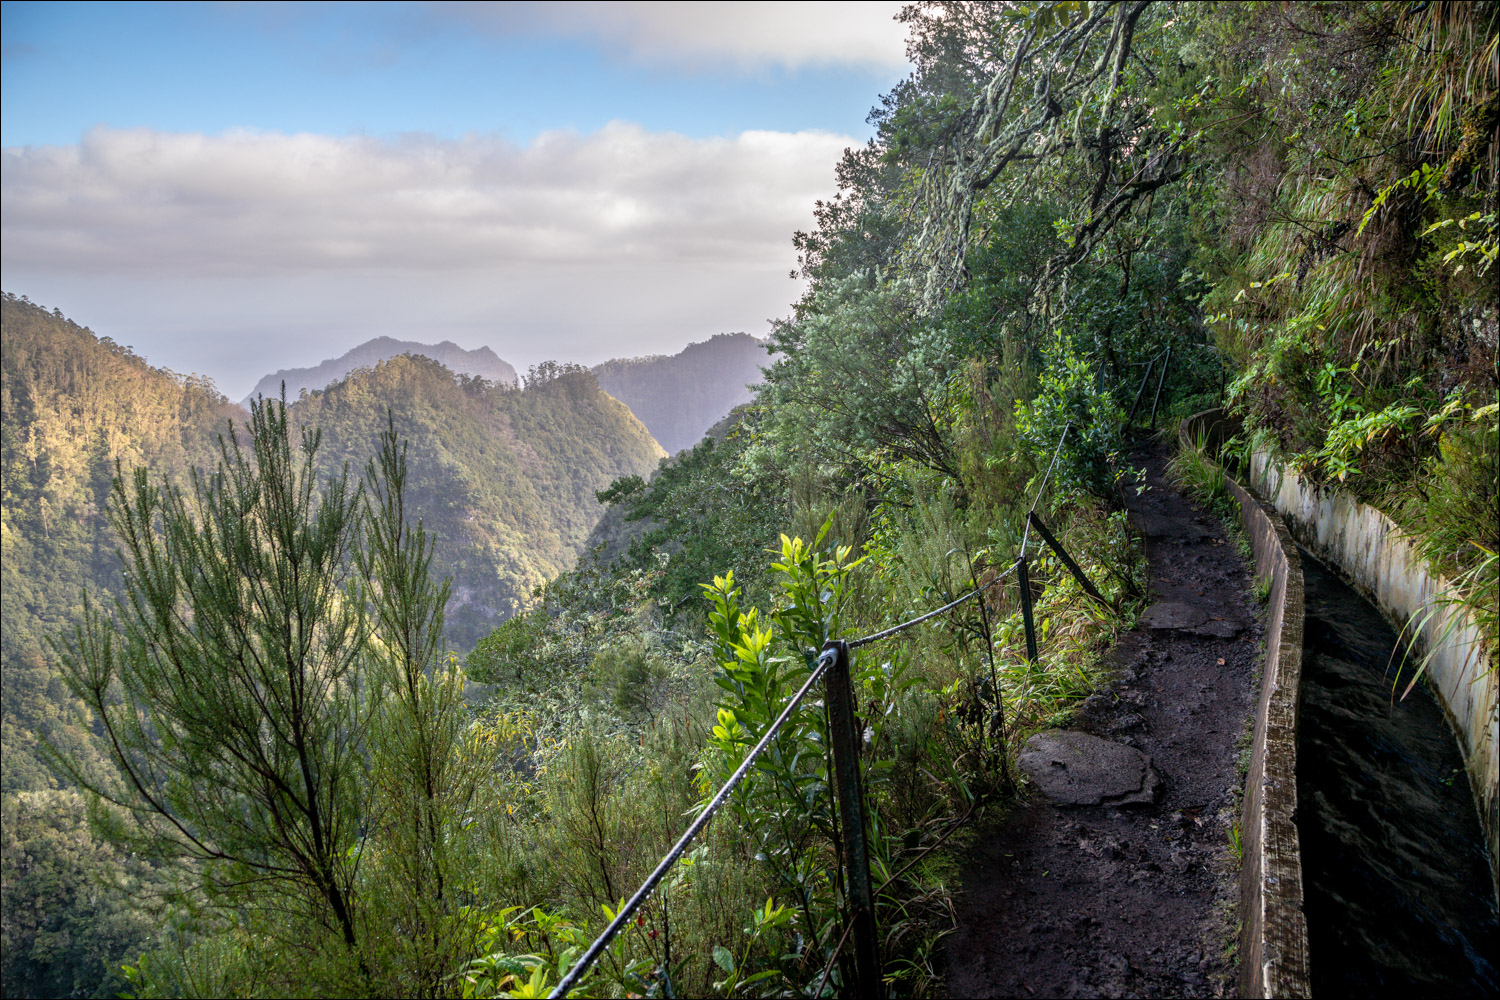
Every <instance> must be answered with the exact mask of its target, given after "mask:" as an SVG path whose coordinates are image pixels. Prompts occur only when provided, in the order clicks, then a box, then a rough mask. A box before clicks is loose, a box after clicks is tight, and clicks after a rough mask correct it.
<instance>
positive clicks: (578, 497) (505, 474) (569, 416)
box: [294, 355, 662, 648]
mask: <svg viewBox="0 0 1500 1000" xmlns="http://www.w3.org/2000/svg"><path fill="white" fill-rule="evenodd" d="M387 408H389V409H391V410H392V411H393V413H394V416H395V420H396V429H397V431H398V433H400V434H401V436H402V437H403V438H405V439H406V440H407V441H408V442H409V445H410V461H411V465H412V481H413V482H412V492H411V496H412V500H413V501H414V502H415V513H416V515H417V516H418V517H420V518H422V520H423V522H424V523H425V524H426V526H427V527H428V528H429V529H432V530H434V531H435V532H436V533H437V537H438V541H437V552H436V557H435V562H436V571H437V572H438V574H439V575H448V574H451V575H452V577H453V600H452V603H451V604H450V606H449V610H448V634H449V638H450V640H451V641H452V642H453V643H454V644H455V645H456V646H457V647H460V648H465V647H468V646H472V645H473V643H474V642H475V641H476V640H477V639H478V638H479V637H480V636H482V635H484V634H486V633H487V632H488V631H489V629H491V628H493V627H494V625H495V623H496V621H497V619H498V618H502V617H505V616H508V615H510V614H511V613H513V612H514V611H516V610H518V609H519V608H521V607H522V606H524V605H525V604H526V603H527V601H528V598H529V597H530V594H531V591H532V589H533V588H535V587H536V586H538V585H539V584H542V583H544V582H546V581H547V580H549V579H551V578H552V577H554V576H556V575H557V574H558V573H560V572H562V571H563V570H566V569H569V568H571V567H572V565H573V561H574V559H575V558H576V556H577V553H578V551H579V548H580V546H581V545H582V543H583V541H584V539H585V538H586V537H587V536H588V533H589V531H590V530H591V529H592V528H593V527H594V524H595V523H596V522H597V521H598V519H599V515H600V514H601V513H602V512H603V505H602V504H600V503H599V501H598V500H597V499H595V497H594V494H595V492H596V491H598V490H602V489H604V488H605V487H606V486H608V485H609V484H610V483H611V482H612V481H614V480H615V479H617V478H619V477H622V476H639V475H643V474H647V473H649V472H650V471H651V470H652V469H654V468H655V467H656V464H657V461H658V460H659V459H660V458H661V456H662V452H661V449H660V448H658V447H657V445H656V442H655V441H653V440H652V438H651V435H650V433H649V432H648V431H647V430H646V428H645V427H644V426H642V425H641V422H640V421H639V420H637V419H636V418H635V417H634V416H632V415H631V413H630V411H629V410H628V409H626V407H625V406H624V405H623V404H622V403H620V402H619V401H618V400H616V399H612V398H611V397H609V396H608V395H606V394H605V393H603V392H602V391H600V388H599V383H598V381H597V380H596V379H595V378H594V376H593V375H592V374H591V373H589V372H587V371H585V370H583V369H581V368H576V367H559V366H550V365H549V366H542V367H541V368H538V369H535V370H534V371H533V373H532V378H531V379H530V380H529V381H528V383H527V385H526V387H525V388H524V389H519V388H516V387H514V386H512V385H509V384H506V383H494V382H488V381H486V380H484V379H477V378H466V377H463V376H457V375H454V374H453V373H452V372H450V371H448V369H446V368H444V367H443V366H442V365H440V364H438V363H437V362H436V361H432V360H429V359H427V358H423V357H416V356H412V355H402V356H399V357H395V358H392V359H390V360H388V361H382V362H380V363H379V364H377V365H376V366H375V367H374V368H365V369H359V370H357V371H354V372H351V373H350V374H349V375H348V377H346V378H345V379H343V380H342V381H339V382H336V383H334V384H333V385H330V386H329V387H328V388H327V389H325V390H323V391H321V392H316V393H313V394H311V395H309V396H308V397H306V398H304V399H302V400H301V401H299V402H298V403H297V404H296V406H295V408H294V414H295V416H296V419H297V420H298V421H299V422H302V423H304V424H312V425H316V426H319V427H321V428H322V429H323V449H322V452H321V454H322V457H323V460H324V461H325V462H327V463H328V465H329V467H330V468H336V467H337V466H338V465H340V464H342V463H343V462H345V461H347V462H348V463H349V464H350V466H351V468H354V469H363V468H364V464H365V461H366V460H367V458H368V457H369V455H370V449H371V447H372V443H373V442H374V439H375V434H376V432H377V431H378V429H379V428H380V427H381V426H382V425H383V424H384V422H385V415H386V410H387Z"/></svg>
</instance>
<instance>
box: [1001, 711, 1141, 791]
mask: <svg viewBox="0 0 1500 1000" xmlns="http://www.w3.org/2000/svg"><path fill="white" fill-rule="evenodd" d="M1020 764H1021V770H1022V771H1024V772H1026V774H1027V775H1029V776H1030V778H1031V780H1032V781H1034V782H1036V786H1037V788H1038V789H1040V791H1041V793H1042V794H1043V795H1045V796H1046V797H1047V798H1048V799H1050V800H1051V801H1053V802H1055V803H1057V804H1058V805H1064V806H1098V805H1110V806H1135V805H1140V806H1149V805H1152V804H1153V803H1155V802H1156V799H1157V796H1158V795H1159V794H1160V793H1161V779H1160V778H1158V777H1157V776H1156V770H1155V769H1154V768H1153V767H1152V766H1151V758H1150V757H1147V756H1146V755H1145V754H1143V753H1141V752H1140V751H1139V750H1137V749H1135V748H1134V747H1128V746H1126V745H1125V744H1123V743H1116V742H1114V741H1113V740H1103V739H1100V738H1099V737H1097V736H1090V735H1089V734H1088V733H1080V732H1074V731H1073V730H1069V729H1053V730H1050V731H1048V732H1045V733H1037V734H1036V735H1035V736H1033V737H1031V739H1029V740H1027V741H1026V746H1025V747H1023V748H1022V750H1021V760H1020Z"/></svg>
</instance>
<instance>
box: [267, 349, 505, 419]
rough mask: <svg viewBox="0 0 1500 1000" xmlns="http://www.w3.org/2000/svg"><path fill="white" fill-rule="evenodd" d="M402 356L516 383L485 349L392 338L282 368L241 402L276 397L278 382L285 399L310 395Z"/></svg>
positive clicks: (494, 356) (462, 373) (496, 359)
mask: <svg viewBox="0 0 1500 1000" xmlns="http://www.w3.org/2000/svg"><path fill="white" fill-rule="evenodd" d="M402 354H416V355H419V356H421V357H424V358H431V359H432V360H433V361H437V362H439V363H440V364H442V365H443V366H445V367H446V368H448V369H449V370H450V371H453V372H456V373H458V374H460V375H477V376H479V377H480V378H484V379H488V380H489V381H491V382H505V383H507V384H510V385H515V384H516V381H517V378H516V370H515V369H514V368H512V367H511V366H510V365H509V364H508V363H506V362H505V361H503V360H502V359H501V358H500V357H499V356H497V355H496V354H495V352H494V351H492V350H490V349H489V348H488V347H476V348H475V349H474V350H472V351H470V350H465V349H464V348H462V347H459V346H458V345H457V344H455V343H454V342H453V341H451V340H444V341H442V342H441V343H437V344H423V343H421V342H419V341H415V340H397V339H396V338H395V337H387V336H380V337H376V338H374V339H373V340H367V341H365V342H364V343H363V344H360V345H359V346H358V347H355V348H352V349H351V350H349V351H347V352H345V353H344V354H343V355H341V356H339V357H337V358H330V359H328V360H327V361H323V362H320V363H319V364H316V365H313V366H312V367H310V368H286V369H283V370H282V371H279V372H273V373H272V374H270V375H267V376H266V377H265V378H263V379H261V380H260V381H259V382H257V383H255V388H254V389H252V390H250V395H249V396H247V397H246V398H245V402H246V403H249V402H250V400H252V399H254V398H255V397H256V396H265V397H267V398H270V397H274V396H279V395H280V394H281V383H282V382H285V383H286V394H287V398H288V399H296V398H297V396H298V395H300V394H301V392H302V390H303V389H306V390H307V391H309V392H313V391H315V390H318V389H322V388H325V387H327V386H328V385H329V384H330V383H332V382H336V381H338V380H339V379H341V378H343V377H344V376H345V375H348V374H349V373H350V372H352V371H354V370H355V369H356V368H369V367H371V366H373V365H376V364H378V363H380V362H381V361H387V360H389V359H391V358H394V357H397V356H398V355H402Z"/></svg>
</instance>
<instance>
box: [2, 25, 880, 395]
mask: <svg viewBox="0 0 1500 1000" xmlns="http://www.w3.org/2000/svg"><path fill="white" fill-rule="evenodd" d="M897 9H899V6H898V5H896V4H890V3H881V4H839V5H819V4H761V5H746V4H721V5H685V4H656V3H626V4H605V3H568V4H550V5H528V4H510V5H501V4H496V5H491V4H442V3H427V4H379V5H363V4H339V5H327V4H203V5H195V4H170V5H167V4H143V5H126V4H56V3H49V4H24V3H6V4H4V7H3V44H4V57H3V80H0V145H3V147H4V181H3V184H4V212H3V215H4V218H3V228H4V234H3V236H4V239H3V279H4V286H5V288H6V290H7V291H11V292H14V293H16V294H26V295H28V296H29V297H30V298H32V299H33V300H34V301H37V302H40V303H43V304H44V305H47V306H49V307H52V306H57V307H60V308H61V309H62V310H63V311H64V312H65V313H67V314H68V315H69V316H71V317H72V318H74V319H76V320H78V321H79V322H82V323H85V324H88V325H90V326H91V327H93V328H94V329H95V330H96V331H98V332H100V333H101V334H109V335H111V336H114V337H115V339H117V340H120V341H122V342H124V343H130V344H133V345H134V346H135V347H136V348H137V350H139V351H141V352H142V353H143V354H145V355H146V357H147V358H148V359H150V360H151V361H152V362H153V363H156V364H160V365H165V366H167V367H170V368H173V369H174V370H178V371H185V372H186V371H199V372H202V373H204V374H208V375H210V376H212V377H213V378H214V379H215V380H216V381H217V382H218V383H219V385H220V387H221V388H222V389H224V391H225V392H226V393H228V394H229V395H231V396H236V395H238V394H240V393H242V392H243V390H244V389H245V388H248V386H249V385H250V384H253V383H254V381H255V380H256V379H258V378H259V377H260V375H262V374H264V373H265V372H266V371H268V370H272V369H275V368H280V367H286V366H288V365H302V364H311V363H315V362H316V361H318V360H321V359H322V358H324V357H330V356H333V355H336V354H339V353H342V352H343V351H344V350H347V349H348V348H349V347H352V346H354V345H355V344H357V343H359V342H361V341H363V340H366V339H369V338H370V337H373V336H378V335H381V334H390V335H396V336H401V337H404V338H408V339H418V340H429V341H435V340H440V339H451V340H455V341H457V342H459V343H461V344H463V345H464V346H468V347H474V346H478V345H479V344H481V343H483V344H488V345H489V346H491V347H493V348H494V349H495V350H496V351H497V352H498V353H499V354H500V355H501V356H502V357H505V358H506V359H507V360H509V361H511V362H512V363H513V364H516V365H517V366H518V367H522V368H524V367H525V366H526V365H528V364H531V363H534V362H536V361H539V360H545V359H547V358H558V359H560V360H571V361H581V362H585V363H587V362H592V361H597V360H603V359H604V358H607V357H611V356H617V355H628V354H637V353H645V352H654V351H663V350H677V349H680V347H681V346H682V345H683V344H685V343H687V342H688V341H691V340H701V339H704V338H706V337H708V336H711V335H712V334H714V333H717V332H720V331H722V330H740V329H743V330H748V331H750V332H754V333H764V332H765V327H766V321H767V320H769V319H771V318H773V317H775V316H779V315H784V314H785V312H786V311H787V305H788V304H789V303H790V302H791V301H792V299H793V298H795V295H796V293H797V288H796V287H795V285H794V284H793V283H792V282H789V281H788V280H787V271H788V270H789V268H790V267H791V266H792V264H793V263H794V256H795V255H794V253H793V251H792V248H791V244H790V237H791V233H792V230H794V229H796V228H799V227H806V226H808V225H809V224H810V223H811V218H812V204H813V201H814V199H816V198H818V197H827V196H829V195H831V194H832V193H833V168H834V163H835V162H836V160H837V157H838V155H839V153H840V151H841V150H842V149H843V148H844V147H845V146H847V145H849V144H851V143H861V142H863V141H864V140H865V139H867V138H868V135H869V127H868V126H867V125H866V124H865V122H864V117H865V115H866V114H867V113H868V111H869V109H870V107H871V106H872V105H873V104H875V103H876V101H877V100H878V98H879V95H880V94H881V93H882V92H883V91H885V90H887V89H889V88H890V86H891V85H893V84H894V83H895V82H896V81H897V80H898V79H899V78H900V77H901V76H902V75H903V74H904V73H905V71H906V67H905V63H904V57H903V42H902V37H903V32H902V30H901V28H900V26H899V25H896V24H894V23H893V22H892V20H891V18H892V15H893V14H894V12H895V11H896V10H897Z"/></svg>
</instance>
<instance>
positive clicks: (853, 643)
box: [547, 420, 1073, 1000]
mask: <svg viewBox="0 0 1500 1000" xmlns="http://www.w3.org/2000/svg"><path fill="white" fill-rule="evenodd" d="M1072 426H1073V422H1072V421H1071V420H1070V421H1068V422H1067V423H1066V424H1064V425H1063V431H1062V434H1061V435H1059V437H1058V439H1057V447H1056V448H1054V449H1053V450H1052V461H1051V462H1050V463H1048V465H1047V472H1046V475H1044V476H1043V477H1042V485H1041V487H1040V488H1039V489H1038V490H1037V494H1036V499H1035V500H1033V501H1032V502H1031V510H1032V511H1035V510H1036V505H1037V504H1038V503H1039V502H1041V499H1042V492H1043V491H1044V490H1046V488H1047V480H1048V479H1049V478H1051V476H1052V468H1053V466H1055V465H1056V464H1057V455H1058V453H1059V452H1060V451H1061V450H1062V445H1063V441H1064V440H1065V439H1066V438H1067V436H1068V430H1069V429H1070V428H1071V427H1072ZM1028 514H1029V512H1028ZM1030 534H1031V519H1030V517H1029V516H1028V517H1027V521H1026V533H1025V534H1024V535H1023V536H1022V539H1021V556H1020V558H1018V559H1017V560H1016V561H1015V562H1014V563H1012V564H1011V565H1010V567H1009V568H1007V569H1006V570H1004V571H1003V572H1001V573H998V574H996V575H995V576H994V577H993V578H992V579H991V580H990V581H989V582H988V583H984V584H981V585H980V586H978V587H975V588H974V589H973V590H971V591H969V592H968V593H967V594H964V595H963V596H962V597H960V598H958V599H957V600H953V601H949V602H948V603H947V604H945V605H943V606H942V607H940V608H936V609H934V610H932V611H929V612H927V613H926V614H924V615H919V616H917V617H916V618H912V619H910V620H908V621H904V622H902V623H901V624H899V625H892V626H891V627H890V628H888V629H882V630H881V631H879V632H875V633H872V634H870V635H867V636H863V637H862V638H859V639H852V640H850V641H849V642H848V643H847V644H846V647H847V648H848V649H850V650H854V649H858V648H859V647H861V646H868V645H870V644H871V643H875V642H879V641H881V640H882V639H889V638H890V637H891V636H893V635H898V634H900V633H902V632H905V631H906V630H907V629H909V628H914V627H916V626H918V625H920V624H922V623H923V622H925V621H930V620H931V619H933V618H936V617H937V616H939V615H941V614H945V613H947V612H949V611H952V610H953V609H954V608H956V607H958V606H959V605H960V604H962V603H964V602H965V601H967V600H969V599H970V598H972V597H976V596H978V595H979V594H982V593H983V592H984V591H986V590H988V589H990V588H991V587H993V586H994V585H995V584H997V583H999V582H1000V581H1001V580H1004V579H1005V578H1006V577H1008V576H1010V575H1011V573H1013V572H1015V571H1016V568H1017V567H1019V566H1020V565H1021V563H1022V562H1023V561H1024V560H1025V558H1026V542H1027V539H1028V538H1029V537H1030ZM836 656H837V653H836V651H835V650H833V649H825V650H823V651H822V652H821V653H819V654H818V660H817V666H816V667H815V668H814V669H813V672H812V673H811V674H809V675H808V678H807V682H806V683H804V684H803V685H802V688H801V689H800V690H799V691H798V692H797V693H796V694H794V695H793V696H792V699H791V700H790V701H788V702H787V703H786V708H784V709H782V710H781V714H780V715H779V716H777V718H776V721H775V722H773V723H772V724H771V728H770V729H768V730H766V734H765V735H764V736H762V737H761V738H760V742H759V743H756V744H755V746H754V748H752V749H751V751H750V752H749V753H748V754H746V755H745V759H744V760H743V761H741V762H740V766H739V767H738V768H737V769H736V770H735V772H734V773H733V774H732V775H730V776H729V780H728V781H726V782H724V786H723V787H722V788H720V789H719V791H718V793H717V794H716V795H714V797H713V798H712V799H710V800H709V802H708V805H707V806H705V807H704V809H703V811H702V812H701V813H699V814H698V818H697V819H695V820H693V824H692V825H691V826H689V827H688V828H687V831H686V832H685V833H683V835H682V836H681V837H679V838H677V843H675V844H673V845H672V849H671V850H670V851H668V852H667V854H666V857H664V858H662V859H661V862H660V863H659V864H658V865H657V866H656V869H655V870H654V871H652V873H651V874H650V875H649V876H647V878H646V881H645V882H643V883H642V884H641V887H640V888H639V889H637V890H636V891H635V895H633V896H631V897H630V899H629V900H627V901H626V903H625V905H624V906H623V907H621V908H620V912H618V913H616V914H615V917H614V919H613V920H611V921H610V922H609V926H608V927H606V928H604V931H603V933H601V934H600V935H599V936H598V937H597V938H595V939H594V943H593V944H591V945H589V948H588V951H585V952H584V953H583V955H582V957H580V958H579V959H578V961H577V962H575V963H573V967H572V968H571V969H569V970H568V973H567V975H565V976H563V978H562V979H561V980H560V981H559V982H558V984H557V986H556V987H555V988H554V989H553V990H552V992H551V993H549V994H547V996H548V998H549V1000H555V998H558V997H565V996H567V995H568V992H569V991H570V990H572V989H573V987H574V986H576V985H578V981H579V980H580V979H582V978H583V976H584V974H585V973H587V972H588V970H589V969H591V968H593V965H594V963H595V962H597V961H598V960H599V956H600V955H602V954H603V953H604V949H605V948H607V947H609V943H610V942H611V941H613V940H614V939H615V937H616V935H618V934H619V933H620V931H621V930H622V929H624V927H625V925H626V924H627V923H628V922H629V921H630V918H631V917H632V916H634V915H635V911H636V910H638V909H640V908H641V905H642V904H644V903H645V902H646V900H648V899H650V898H651V894H652V893H653V892H654V891H656V887H657V886H658V885H660V884H661V880H662V879H664V878H666V875H667V872H668V871H670V870H671V868H672V866H673V865H674V864H676V863H677V860H678V859H679V858H681V857H682V855H683V853H684V852H685V851H686V850H687V848H688V845H689V844H691V843H692V842H693V840H694V839H695V838H696V837H697V836H698V834H699V833H701V832H702V831H703V828H704V827H705V826H707V825H708V823H709V820H711V819H713V817H714V814H715V813H716V812H718V811H719V807H720V806H721V805H723V804H724V800H725V799H727V798H729V793H730V792H732V791H734V789H735V788H736V787H737V786H738V785H739V783H740V782H741V781H743V780H744V778H745V775H747V774H749V773H750V766H751V765H752V764H754V763H755V760H756V758H757V757H759V756H760V755H761V753H762V752H763V751H764V750H765V749H766V747H767V746H769V745H770V742H771V738H772V737H774V736H775V735H776V734H777V733H778V732H780V730H781V727H782V726H783V725H784V724H785V723H786V721H787V720H788V719H789V718H791V716H792V713H793V712H795V711H796V710H797V706H798V705H800V704H801V703H802V699H803V698H805V697H807V693H808V692H809V691H811V690H812V688H813V685H814V684H816V683H818V681H820V680H822V678H823V675H824V674H825V673H827V671H828V668H829V667H830V666H832V665H833V662H834V659H835V658H836ZM886 884H889V880H887V883H886ZM884 888H885V886H881V889H882V890H883V889H884ZM850 926H851V927H852V926H853V925H852V924H851V925H850ZM844 936H845V938H847V937H848V929H847V928H846V929H845V932H844ZM839 945H840V946H842V945H843V941H842V940H840V942H839ZM837 951H838V949H837V948H836V949H835V950H834V953H835V955H837ZM827 975H828V973H827V970H826V969H825V970H824V974H823V976H824V980H825V981H826V980H827ZM819 985H820V986H821V983H820V984H819Z"/></svg>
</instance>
